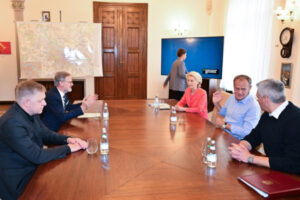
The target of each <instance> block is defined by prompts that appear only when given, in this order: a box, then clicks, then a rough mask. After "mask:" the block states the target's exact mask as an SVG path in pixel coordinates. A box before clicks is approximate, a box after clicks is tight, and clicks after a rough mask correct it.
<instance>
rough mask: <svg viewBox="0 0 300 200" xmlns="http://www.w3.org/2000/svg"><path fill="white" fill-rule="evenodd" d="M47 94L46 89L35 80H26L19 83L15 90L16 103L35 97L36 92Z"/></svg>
mask: <svg viewBox="0 0 300 200" xmlns="http://www.w3.org/2000/svg"><path fill="white" fill-rule="evenodd" d="M37 91H38V92H46V88H45V87H44V86H43V85H42V84H40V83H37V82H35V81H33V80H26V81H22V82H20V83H18V85H17V86H16V89H15V93H16V101H17V102H20V101H21V100H22V98H23V97H25V96H30V95H34V94H35V93H36V92H37Z"/></svg>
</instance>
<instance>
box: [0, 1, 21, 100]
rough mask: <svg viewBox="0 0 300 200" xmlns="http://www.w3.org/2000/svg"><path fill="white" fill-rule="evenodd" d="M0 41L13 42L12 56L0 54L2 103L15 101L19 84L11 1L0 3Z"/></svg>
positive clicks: (0, 95) (0, 93)
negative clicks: (15, 92)
mask: <svg viewBox="0 0 300 200" xmlns="http://www.w3.org/2000/svg"><path fill="white" fill-rule="evenodd" d="M0 13H1V17H0V41H1V42H11V52H12V53H11V55H5V54H0V101H11V100H14V99H15V94H14V90H15V86H16V84H17V61H16V48H15V47H16V39H15V38H16V37H15V24H14V12H13V9H12V8H11V2H10V1H9V0H2V1H1V2H0Z"/></svg>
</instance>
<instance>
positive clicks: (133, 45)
mask: <svg viewBox="0 0 300 200" xmlns="http://www.w3.org/2000/svg"><path fill="white" fill-rule="evenodd" d="M93 6H94V22H95V23H102V59H103V77H100V78H95V93H97V94H98V95H99V97H100V99H143V98H146V95H147V91H146V88H147V15H148V14H147V11H148V5H147V4H129V3H125V4H123V3H103V2H94V4H93Z"/></svg>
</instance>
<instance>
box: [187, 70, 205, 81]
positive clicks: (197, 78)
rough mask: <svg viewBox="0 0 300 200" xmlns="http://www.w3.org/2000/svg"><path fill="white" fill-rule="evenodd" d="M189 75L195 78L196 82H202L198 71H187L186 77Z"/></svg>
mask: <svg viewBox="0 0 300 200" xmlns="http://www.w3.org/2000/svg"><path fill="white" fill-rule="evenodd" d="M189 76H192V77H194V78H195V80H196V81H197V82H199V84H202V76H201V75H200V74H199V73H198V72H195V71H191V72H189V73H188V74H187V75H186V78H188V77H189Z"/></svg>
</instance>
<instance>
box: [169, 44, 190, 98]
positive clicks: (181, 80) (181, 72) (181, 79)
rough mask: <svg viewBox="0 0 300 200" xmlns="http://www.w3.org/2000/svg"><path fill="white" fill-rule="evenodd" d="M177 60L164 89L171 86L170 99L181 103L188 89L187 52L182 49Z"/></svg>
mask: <svg viewBox="0 0 300 200" xmlns="http://www.w3.org/2000/svg"><path fill="white" fill-rule="evenodd" d="M177 57H178V58H177V60H176V61H175V62H174V63H173V65H172V70H171V71H170V73H169V75H168V77H167V78H166V80H165V82H164V87H166V86H167V85H168V82H170V84H169V99H176V100H177V101H179V100H180V99H181V97H182V96H183V94H184V91H185V89H186V77H185V75H186V74H187V70H186V67H185V63H184V62H183V61H184V60H185V59H186V50H184V49H182V48H180V49H178V51H177Z"/></svg>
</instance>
